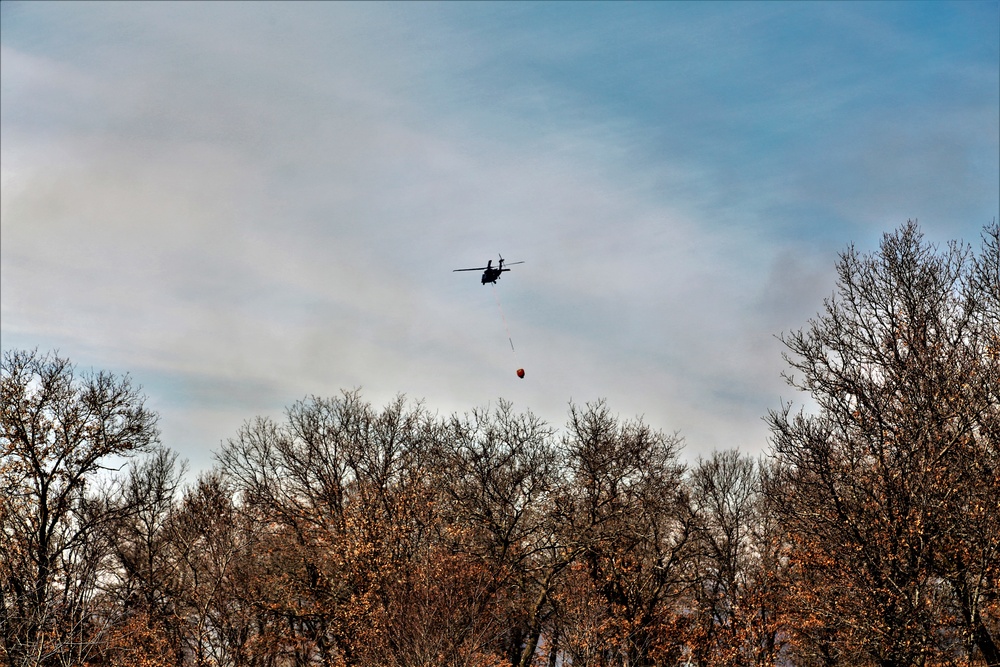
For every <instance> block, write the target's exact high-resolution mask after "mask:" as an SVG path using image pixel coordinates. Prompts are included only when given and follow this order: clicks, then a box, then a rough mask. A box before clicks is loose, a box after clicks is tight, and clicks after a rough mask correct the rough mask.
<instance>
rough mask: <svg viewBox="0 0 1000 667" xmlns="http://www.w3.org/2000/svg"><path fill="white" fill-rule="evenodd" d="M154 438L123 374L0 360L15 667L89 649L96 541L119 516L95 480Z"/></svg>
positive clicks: (7, 639)
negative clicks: (79, 371)
mask: <svg viewBox="0 0 1000 667" xmlns="http://www.w3.org/2000/svg"><path fill="white" fill-rule="evenodd" d="M156 440H157V430H156V415H155V414H154V413H153V412H151V411H149V410H147V409H146V408H145V406H144V400H143V397H142V396H141V394H139V392H138V390H137V389H135V388H133V387H132V384H131V382H130V380H129V378H128V377H127V376H125V377H122V378H118V377H115V376H113V375H111V374H109V373H105V372H99V373H84V374H81V375H77V373H76V371H75V369H74V367H73V366H72V365H71V364H70V363H69V361H67V360H66V359H63V358H61V357H59V356H58V355H49V354H45V355H39V354H38V353H37V352H25V351H12V352H5V353H4V356H3V365H2V421H0V455H2V459H0V503H2V509H0V519H2V522H3V524H2V531H0V541H2V542H0V554H2V556H0V641H2V644H3V649H4V651H5V652H6V658H7V660H8V661H9V662H10V663H11V664H13V665H42V664H57V663H59V662H67V663H77V664H78V663H80V662H82V661H83V659H84V658H85V657H86V655H87V654H88V652H89V651H90V650H91V649H92V648H93V640H94V624H95V623H96V622H97V621H96V620H95V619H94V618H93V617H92V616H91V614H90V609H89V603H90V601H91V598H92V596H93V594H94V591H95V582H96V578H97V575H98V573H99V572H98V567H97V566H98V564H99V563H100V562H101V558H100V555H101V554H100V551H99V550H98V549H96V548H95V546H96V545H95V542H94V540H95V539H97V536H99V535H100V534H101V533H100V531H99V530H98V529H99V528H100V527H101V526H103V525H104V524H105V523H106V522H107V521H109V520H110V519H111V518H113V517H114V516H115V514H116V508H114V507H113V506H112V505H110V504H109V503H108V502H107V499H106V497H105V498H101V497H100V494H98V493H96V492H95V484H96V478H97V475H98V473H99V472H100V471H102V470H105V469H107V466H109V465H115V464H118V462H119V461H120V458H119V457H128V456H131V455H133V454H135V453H137V452H142V451H146V450H148V449H149V448H150V447H151V446H152V445H153V444H154V443H155V442H156Z"/></svg>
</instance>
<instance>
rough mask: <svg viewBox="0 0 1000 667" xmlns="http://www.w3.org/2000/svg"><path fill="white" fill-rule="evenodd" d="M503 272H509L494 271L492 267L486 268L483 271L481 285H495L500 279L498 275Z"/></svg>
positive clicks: (502, 270)
mask: <svg viewBox="0 0 1000 667" xmlns="http://www.w3.org/2000/svg"><path fill="white" fill-rule="evenodd" d="M504 271H510V269H494V268H492V267H488V268H487V269H486V270H485V271H483V280H482V282H483V284H484V285H485V284H486V283H493V284H494V285H496V284H497V280H499V279H500V274H501V273H503V272H504Z"/></svg>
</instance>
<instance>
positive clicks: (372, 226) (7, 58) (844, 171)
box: [0, 1, 1000, 470]
mask: <svg viewBox="0 0 1000 667" xmlns="http://www.w3.org/2000/svg"><path fill="white" fill-rule="evenodd" d="M0 11H2V21H0V31H2V32H0V47H2V54H0V55H2V58H0V75H2V76H0V85H2V90H0V93H2V95H0V112H2V113H0V162H2V198H0V206H2V209H0V223H2V229H0V232H2V239H0V241H2V243H0V253H2V254H0V259H2V263H0V271H2V274H0V297H2V298H0V307H2V310H0V326H2V329H0V334H2V344H3V348H4V349H10V348H33V347H38V348H40V349H41V350H49V349H58V350H59V351H60V352H61V353H62V354H63V355H65V356H68V357H70V358H71V359H73V360H74V361H75V362H77V364H78V365H79V366H81V367H82V368H91V367H93V368H102V369H110V370H115V371H118V372H128V373H130V374H131V375H132V377H133V379H134V380H135V381H136V382H137V383H139V384H141V385H142V386H143V388H144V390H145V392H146V393H147V395H148V396H149V404H150V406H151V407H152V408H154V409H156V410H157V411H158V412H159V413H160V415H161V429H162V439H163V442H164V443H165V444H166V445H167V446H169V447H171V448H173V449H175V450H177V451H179V452H180V453H181V454H182V455H183V456H184V457H186V458H188V459H190V461H191V464H192V467H193V468H194V469H196V470H197V469H203V468H206V467H208V466H209V465H211V452H212V451H213V450H214V449H216V448H217V447H218V445H219V443H220V442H222V441H224V440H225V439H226V438H229V437H231V436H232V435H234V433H235V431H236V429H237V428H238V427H239V425H240V424H241V423H242V422H243V421H245V420H247V419H251V418H253V417H254V416H256V415H272V416H280V414H281V412H282V410H283V408H284V407H285V406H288V405H290V404H291V403H293V402H294V401H296V400H298V399H300V398H303V397H305V396H307V395H311V394H316V395H324V396H327V395H334V394H336V393H338V392H339V391H340V390H341V389H352V388H355V387H360V388H361V390H362V393H363V395H364V396H365V398H367V399H368V400H369V401H371V402H372V403H374V404H376V405H382V404H385V403H386V402H388V401H389V400H390V399H391V398H392V397H393V396H394V395H396V394H397V393H404V394H406V395H407V396H408V397H410V398H412V399H414V400H423V401H424V402H425V404H426V405H427V407H429V408H430V409H431V410H434V411H438V412H439V413H441V414H442V415H448V414H451V413H453V412H464V411H467V410H470V409H472V408H474V407H479V406H486V405H490V404H492V403H494V402H495V401H496V400H497V399H498V398H504V399H508V400H511V401H512V402H513V403H514V406H515V408H517V409H521V410H528V409H530V410H532V411H533V412H535V413H536V414H538V415H540V416H542V417H543V418H545V419H546V420H548V421H550V422H551V423H552V424H553V425H554V426H556V427H560V426H561V425H562V424H563V422H564V421H565V418H566V411H567V407H568V404H569V402H570V401H571V400H572V401H574V402H576V403H578V404H581V403H584V402H587V401H592V400H595V399H598V398H606V399H607V401H608V404H609V406H610V407H611V409H612V410H614V411H615V412H618V413H619V414H621V415H622V416H623V417H634V416H640V415H641V416H643V418H644V419H645V420H646V421H647V422H648V423H650V424H651V425H653V426H654V427H656V428H660V429H662V430H664V431H667V432H673V431H679V433H680V434H681V435H683V436H684V437H685V439H686V441H687V450H686V451H687V455H688V456H689V457H692V458H693V457H694V456H697V455H699V454H704V453H707V452H709V451H711V450H712V449H722V448H729V447H738V448H740V449H742V450H744V451H749V452H760V451H764V450H765V449H766V447H767V432H766V428H765V426H764V424H763V421H762V416H763V415H764V414H766V412H767V410H768V409H770V408H776V407H778V405H779V402H780V400H781V399H782V398H784V399H797V398H798V397H796V396H795V394H794V393H793V392H792V391H791V390H790V389H789V388H787V387H786V386H785V385H784V383H783V381H782V379H781V377H780V373H781V371H782V370H783V369H784V364H783V362H782V360H781V346H780V343H779V342H778V341H777V340H776V338H775V336H776V335H777V334H780V333H781V332H782V331H789V330H792V329H797V328H800V327H802V326H804V325H805V324H806V321H807V320H808V318H809V317H810V316H812V315H814V314H815V313H816V312H817V311H819V310H820V308H821V307H822V300H823V298H824V297H825V296H828V295H829V294H830V293H831V292H832V290H833V287H834V282H833V281H834V271H833V269H834V263H835V261H836V257H837V253H838V252H840V251H842V250H843V249H844V248H845V247H846V246H847V245H848V244H849V243H851V242H853V243H855V244H856V245H857V246H858V247H860V248H862V249H872V248H874V247H876V246H877V243H878V240H879V239H880V238H881V234H882V233H883V232H886V231H890V230H892V229H894V228H895V227H897V226H898V225H900V224H901V223H903V222H905V221H906V220H907V219H908V218H917V219H918V220H919V221H920V223H921V225H922V226H923V229H924V231H925V233H926V235H927V237H928V238H929V239H931V240H932V241H935V242H943V241H946V240H948V239H964V240H966V241H968V242H971V243H973V244H976V243H978V238H979V232H980V230H981V229H982V227H983V225H985V224H986V223H988V222H989V221H990V220H992V219H993V218H994V217H996V216H997V215H998V211H1000V185H998V183H1000V140H998V125H1000V28H998V26H1000V12H998V3H997V2H968V3H932V2H921V3H829V4H828V3H790V2H781V3H773V4H772V3H749V2H746V3H733V4H727V3H654V2H646V3H569V2H558V3H481V2H476V3H457V2H456V3H450V2H449V3H433V4H421V3H367V2H366V3H358V4H352V3H303V4H294V3H280V4H269V3H246V4H239V3H205V4H195V3H184V4H179V3H178V4H173V3H106V4H102V3H98V4H92V3H78V2H73V3H66V4H63V3H56V2H45V3H18V2H6V1H5V2H3V3H0ZM498 253H502V254H503V255H504V257H506V258H507V259H508V260H511V261H513V260H523V261H524V262H525V264H523V265H521V266H518V267H515V270H514V271H512V272H511V273H508V274H505V275H504V277H503V279H502V280H501V281H500V282H499V283H498V284H497V287H496V291H495V293H494V290H493V288H492V287H491V286H485V287H484V286H481V285H480V284H479V280H478V276H477V275H476V274H474V273H452V269H455V268H460V267H466V266H480V265H482V264H484V263H485V262H486V260H488V259H490V258H495V257H496V256H497V254H498ZM497 297H498V298H499V300H500V303H501V304H502V308H503V312H504V314H505V316H506V320H507V325H508V328H509V331H510V336H511V338H512V340H513V343H514V347H515V350H516V351H513V352H512V350H511V348H510V345H509V343H508V340H507V332H506V331H505V329H504V324H503V322H502V320H501V315H500V312H499V311H498V308H497V301H496V298H497ZM519 367H523V368H524V369H525V371H526V377H525V379H524V380H519V379H518V378H517V377H516V376H515V374H514V371H515V369H517V368H519Z"/></svg>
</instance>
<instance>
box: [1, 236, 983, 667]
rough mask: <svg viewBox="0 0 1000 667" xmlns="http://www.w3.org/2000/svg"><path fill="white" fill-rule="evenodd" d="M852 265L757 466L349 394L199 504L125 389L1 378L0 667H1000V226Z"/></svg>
mask: <svg viewBox="0 0 1000 667" xmlns="http://www.w3.org/2000/svg"><path fill="white" fill-rule="evenodd" d="M836 268H837V282H836V284H835V285H831V297H830V298H828V299H826V300H824V302H823V303H821V304H817V309H818V313H817V315H816V316H815V318H813V319H811V320H809V321H808V322H807V323H805V325H804V326H803V327H802V328H801V329H799V330H796V331H792V332H786V333H783V334H779V335H780V337H781V340H782V342H783V343H784V347H785V363H786V368H785V369H784V375H785V377H786V379H787V381H788V383H789V385H790V386H791V387H793V388H795V390H796V396H798V397H800V400H799V401H798V402H797V403H795V404H793V403H788V404H785V405H779V406H776V407H775V409H774V410H773V411H771V412H770V414H767V415H762V417H763V418H764V419H766V421H767V423H768V425H769V427H770V442H769V444H768V448H767V450H766V452H765V454H764V455H762V456H761V457H759V458H756V457H751V456H749V455H747V454H744V453H741V452H739V451H737V450H728V451H718V452H715V453H713V454H712V455H711V456H708V457H705V458H699V459H697V460H696V461H685V459H684V458H683V457H682V455H681V449H682V444H683V441H682V437H681V435H680V434H671V433H664V432H662V431H659V430H657V429H655V428H653V427H651V426H650V425H648V424H646V423H644V422H643V420H642V419H641V418H635V419H625V418H622V417H620V416H619V415H617V414H616V413H615V412H613V410H612V407H611V406H610V405H609V404H608V403H607V402H606V401H603V400H596V401H594V402H590V403H586V404H583V405H575V404H574V405H571V406H570V408H569V410H568V417H567V423H566V424H565V425H564V426H562V427H559V428H557V427H555V426H553V425H550V424H548V423H545V422H544V421H542V420H541V419H539V418H538V417H536V416H535V415H533V414H532V413H531V412H530V411H524V412H519V411H515V410H514V409H513V407H512V405H511V404H509V403H507V402H504V401H502V400H501V401H499V402H498V403H497V404H496V405H495V406H493V407H491V408H473V409H471V410H470V411H469V412H467V413H464V414H454V415H448V416H441V415H438V414H437V413H436V412H434V411H432V410H431V409H429V408H428V407H426V406H425V405H424V404H423V403H421V402H419V401H412V400H409V399H407V398H406V397H404V396H400V397H398V398H397V399H396V400H395V401H393V402H391V403H390V404H388V405H386V406H383V407H376V406H372V405H371V404H369V403H368V402H366V401H365V399H364V397H363V396H362V395H361V393H360V392H359V391H343V392H341V393H339V394H336V395H334V396H332V397H310V398H307V399H304V400H302V401H300V402H297V403H295V404H294V405H292V406H291V407H289V408H288V409H287V410H286V412H285V414H284V417H283V418H281V419H271V418H263V417H257V418H250V419H249V420H248V421H246V422H245V423H244V425H243V426H242V427H241V428H240V429H239V431H238V432H237V433H235V434H234V435H233V436H232V437H231V438H229V439H228V441H227V442H226V443H224V444H223V445H222V446H221V447H220V449H219V450H218V451H217V452H216V463H215V466H214V467H213V468H212V469H211V470H209V471H206V472H203V473H202V474H200V475H199V476H198V477H197V479H196V480H191V481H188V480H187V478H186V472H185V467H184V464H183V463H182V462H179V461H178V456H177V455H176V454H175V453H173V452H171V451H170V449H169V448H168V446H167V444H168V443H167V444H164V443H161V442H160V439H159V433H158V430H157V414H156V412H155V411H154V410H153V409H152V408H150V407H148V406H147V405H146V398H145V396H144V395H143V394H142V392H141V389H140V388H138V387H136V386H134V385H133V383H132V381H131V379H130V377H129V376H128V375H124V376H122V375H115V374H112V373H108V372H101V371H90V372H85V371H79V370H78V369H77V368H76V367H75V366H74V365H73V364H72V362H71V361H70V360H68V359H65V358H62V357H61V356H59V354H58V353H57V352H40V351H38V350H4V353H3V366H2V371H3V373H2V427H0V457H2V458H0V487H2V488H0V502H2V504H0V523H2V528H3V530H2V532H0V663H2V664H7V665H12V666H16V667H28V666H45V667H48V666H57V665H58V666H63V665H66V666H68V665H79V666H89V667H100V666H105V665H115V666H121V667H133V666H134V667H140V666H142V667H167V666H176V667H187V666H189V665H190V666H197V667H202V666H209V665H211V666H218V667H284V666H289V667H292V666H294V667H300V666H301V667H305V666H312V665H317V666H318V665H322V666H323V667H347V666H359V667H361V666H366V667H367V666H375V665H384V666H390V667H404V666H405V667H418V666H419V667H431V666H437V667H445V666H448V667H451V666H454V667H459V666H463V667H529V666H544V667H562V666H565V667H569V666H573V667H583V666H587V667H612V666H614V667H652V666H666V665H670V666H674V665H699V666H708V665H712V666H718V665H722V666H743V665H746V666H750V665H753V666H765V665H767V666H774V665H803V666H813V665H815V666H817V667H819V666H825V667H833V666H841V665H861V666H867V665H872V666H878V667H910V666H927V667H929V666H932V665H934V666H938V665H940V666H946V665H948V666H952V665H953V666H959V665H1000V646H998V643H1000V225H997V223H996V221H994V222H992V223H991V224H988V225H986V226H985V227H984V228H983V232H982V237H981V239H980V242H979V243H978V244H977V245H976V246H975V247H974V246H972V245H969V244H966V243H963V242H959V241H955V242H952V243H949V244H947V245H945V246H937V245H934V244H931V243H929V242H927V241H926V240H925V239H924V236H923V234H922V232H921V230H920V228H919V226H918V225H917V224H916V223H915V222H908V223H906V224H904V225H902V226H900V227H899V228H898V229H896V230H894V231H892V232H889V233H886V234H885V235H883V237H882V241H881V244H880V246H879V247H878V249H877V250H875V251H872V252H870V253H862V252H859V251H857V250H856V249H855V248H854V247H853V246H849V247H848V248H847V249H846V250H845V251H844V252H842V253H841V254H840V256H839V259H838V261H837V267H836ZM776 333H777V332H776ZM777 372H780V369H776V373H777Z"/></svg>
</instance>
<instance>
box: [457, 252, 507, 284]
mask: <svg viewBox="0 0 1000 667" xmlns="http://www.w3.org/2000/svg"><path fill="white" fill-rule="evenodd" d="M514 264H524V262H507V266H513V265H514ZM455 271H482V272H483V284H484V285H485V284H486V283H493V284H494V285H496V284H497V281H498V280H499V279H500V274H501V273H503V272H504V271H510V269H508V268H506V267H505V266H504V260H503V257H501V258H500V263H499V264H498V265H497V267H496V268H493V260H492V259H491V260H490V261H488V262H486V266H477V267H475V268H472V269H455V270H454V271H452V273H454V272H455Z"/></svg>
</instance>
